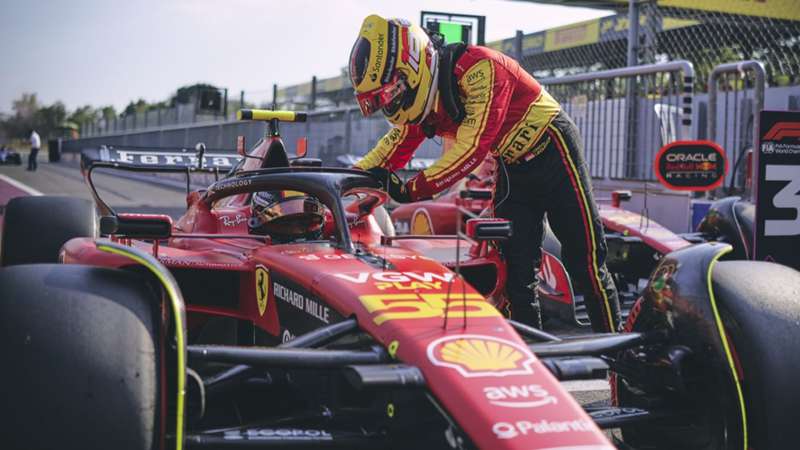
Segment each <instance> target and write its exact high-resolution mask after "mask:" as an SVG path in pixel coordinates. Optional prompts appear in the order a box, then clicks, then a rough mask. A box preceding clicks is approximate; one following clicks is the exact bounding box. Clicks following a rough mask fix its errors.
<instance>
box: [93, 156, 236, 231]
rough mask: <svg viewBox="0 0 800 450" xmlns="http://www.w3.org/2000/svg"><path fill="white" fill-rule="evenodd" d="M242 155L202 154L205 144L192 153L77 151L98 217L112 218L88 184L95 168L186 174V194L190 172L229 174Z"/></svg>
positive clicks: (106, 206)
mask: <svg viewBox="0 0 800 450" xmlns="http://www.w3.org/2000/svg"><path fill="white" fill-rule="evenodd" d="M241 160H242V156H240V155H238V154H237V153H235V152H233V151H231V152H225V151H220V150H216V151H211V152H206V146H205V144H202V143H201V144H197V147H196V148H195V150H194V151H192V150H189V149H185V148H148V147H115V146H106V145H102V146H100V147H99V148H87V149H84V150H83V151H81V172H82V173H83V176H84V179H85V180H86V183H87V184H88V185H89V189H91V191H92V197H94V200H95V203H96V204H97V207H98V209H99V211H100V214H101V215H102V216H115V215H116V213H115V212H114V210H113V209H111V207H109V206H108V204H106V203H105V202H104V201H103V200H102V199H101V198H100V195H99V194H98V192H97V188H96V187H95V185H94V182H93V181H92V172H93V171H94V170H95V169H100V168H109V169H117V170H124V171H130V172H162V173H163V172H166V173H182V174H185V175H186V192H187V194H188V193H189V192H190V191H191V175H192V173H198V172H201V173H208V174H213V175H214V178H215V180H219V175H220V174H221V173H222V174H227V173H229V172H230V171H231V170H232V169H233V168H235V167H236V166H237V164H239V162H240V161H241Z"/></svg>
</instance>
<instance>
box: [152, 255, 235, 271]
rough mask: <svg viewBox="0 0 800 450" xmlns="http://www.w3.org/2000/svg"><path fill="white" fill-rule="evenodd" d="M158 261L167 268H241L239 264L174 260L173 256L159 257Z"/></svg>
mask: <svg viewBox="0 0 800 450" xmlns="http://www.w3.org/2000/svg"><path fill="white" fill-rule="evenodd" d="M158 260H159V261H160V262H161V264H164V265H165V266H168V267H194V268H198V269H220V270H235V269H238V268H239V267H240V266H239V265H237V264H229V263H217V262H208V261H201V260H194V259H183V258H173V257H171V256H159V257H158Z"/></svg>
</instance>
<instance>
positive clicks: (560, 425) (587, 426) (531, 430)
mask: <svg viewBox="0 0 800 450" xmlns="http://www.w3.org/2000/svg"><path fill="white" fill-rule="evenodd" d="M594 429H595V425H594V423H593V422H592V421H590V420H586V419H578V420H566V421H550V420H544V419H543V420H539V421H536V422H532V421H530V420H518V421H516V422H497V423H496V424H494V425H493V426H492V431H493V432H494V434H495V436H497V438H498V439H514V438H515V437H517V436H527V435H529V434H551V433H568V432H582V431H592V430H594Z"/></svg>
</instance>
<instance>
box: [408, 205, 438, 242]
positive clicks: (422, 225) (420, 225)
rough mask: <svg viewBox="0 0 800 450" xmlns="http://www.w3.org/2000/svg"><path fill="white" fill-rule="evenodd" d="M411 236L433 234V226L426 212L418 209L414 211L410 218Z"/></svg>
mask: <svg viewBox="0 0 800 450" xmlns="http://www.w3.org/2000/svg"><path fill="white" fill-rule="evenodd" d="M411 234H419V235H426V236H427V235H431V234H434V233H433V224H432V223H431V218H430V216H429V215H428V211H426V210H424V209H422V208H419V209H418V210H416V211H414V216H413V217H412V218H411Z"/></svg>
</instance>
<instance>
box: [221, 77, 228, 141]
mask: <svg viewBox="0 0 800 450" xmlns="http://www.w3.org/2000/svg"><path fill="white" fill-rule="evenodd" d="M222 120H223V121H225V120H228V88H225V99H224V100H223V103H222ZM220 131H221V130H220Z"/></svg>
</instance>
